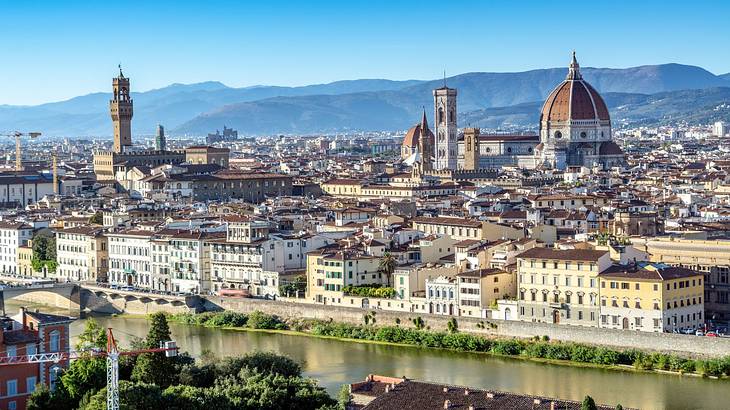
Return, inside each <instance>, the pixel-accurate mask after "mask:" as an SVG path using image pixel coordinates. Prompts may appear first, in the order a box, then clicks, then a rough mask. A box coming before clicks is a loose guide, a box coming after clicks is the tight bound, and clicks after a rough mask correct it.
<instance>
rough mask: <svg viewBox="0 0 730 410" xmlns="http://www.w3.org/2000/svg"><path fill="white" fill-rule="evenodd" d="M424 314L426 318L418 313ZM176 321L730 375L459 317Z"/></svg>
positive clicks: (204, 317)
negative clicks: (431, 320)
mask: <svg viewBox="0 0 730 410" xmlns="http://www.w3.org/2000/svg"><path fill="white" fill-rule="evenodd" d="M418 319H420V318H418ZM170 320H171V321H173V322H177V323H183V324H189V325H199V326H209V327H216V328H236V329H251V330H276V331H282V333H290V332H295V333H297V334H302V333H303V334H307V335H312V336H318V337H325V338H334V339H340V340H355V341H364V342H370V343H383V344H395V345H403V346H419V347H424V348H439V349H449V350H455V351H461V352H474V353H486V354H493V355H498V356H506V357H515V358H525V359H531V360H536V361H542V362H546V361H547V362H550V363H557V364H575V365H579V366H581V367H586V366H588V367H601V368H623V369H625V368H626V366H630V367H631V368H633V369H636V370H641V371H657V372H660V373H665V372H673V373H677V374H692V375H698V376H710V377H719V378H722V377H727V376H730V357H724V358H721V359H707V360H704V359H692V358H688V357H683V356H680V355H674V354H665V353H649V352H644V351H640V350H636V349H628V350H616V349H611V348H607V347H601V346H593V345H585V344H580V343H568V342H557V341H550V340H548V339H547V337H543V338H534V339H530V340H522V339H498V338H496V339H495V338H486V337H483V336H477V335H472V334H469V333H462V332H459V331H458V324H457V322H456V320H455V319H454V320H453V324H452V325H450V326H449V329H450V331H449V332H436V331H431V330H427V329H424V323H423V321H422V320H416V321H415V325H416V326H417V327H418V328H416V329H413V328H404V327H401V326H374V325H373V324H372V323H373V322H374V321H373V320H372V319H371V320H370V323H371V324H370V325H352V324H347V323H338V322H334V321H321V320H310V319H299V320H294V321H288V322H287V321H284V320H282V319H281V318H279V317H276V316H272V315H268V314H265V313H262V312H252V313H250V314H243V313H236V312H207V313H201V314H190V313H184V314H174V315H170Z"/></svg>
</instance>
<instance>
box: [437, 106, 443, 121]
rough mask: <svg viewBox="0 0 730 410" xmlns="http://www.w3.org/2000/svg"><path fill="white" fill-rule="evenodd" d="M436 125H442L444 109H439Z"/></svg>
mask: <svg viewBox="0 0 730 410" xmlns="http://www.w3.org/2000/svg"><path fill="white" fill-rule="evenodd" d="M438 123H439V124H443V123H444V109H443V108H441V107H439V111H438Z"/></svg>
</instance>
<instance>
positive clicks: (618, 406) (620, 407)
mask: <svg viewBox="0 0 730 410" xmlns="http://www.w3.org/2000/svg"><path fill="white" fill-rule="evenodd" d="M616 410H624V406H622V405H621V403H619V404H617V405H616Z"/></svg>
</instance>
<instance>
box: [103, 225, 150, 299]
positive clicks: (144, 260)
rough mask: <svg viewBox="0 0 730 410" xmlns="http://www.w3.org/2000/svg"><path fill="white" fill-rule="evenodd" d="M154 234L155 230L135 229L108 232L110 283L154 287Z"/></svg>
mask: <svg viewBox="0 0 730 410" xmlns="http://www.w3.org/2000/svg"><path fill="white" fill-rule="evenodd" d="M153 236H154V232H151V231H143V230H135V229H129V230H124V231H119V232H109V233H106V237H107V241H108V244H107V246H108V249H109V284H110V285H116V286H138V287H142V288H151V287H152V252H151V250H150V247H151V246H150V245H151V242H150V240H151V238H152V237H153Z"/></svg>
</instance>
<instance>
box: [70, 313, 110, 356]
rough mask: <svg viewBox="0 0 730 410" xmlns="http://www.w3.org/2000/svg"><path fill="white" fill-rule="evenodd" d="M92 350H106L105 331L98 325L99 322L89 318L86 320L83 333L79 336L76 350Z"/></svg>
mask: <svg viewBox="0 0 730 410" xmlns="http://www.w3.org/2000/svg"><path fill="white" fill-rule="evenodd" d="M93 348H96V349H106V331H105V330H104V329H103V328H102V327H101V326H100V325H99V322H97V321H96V320H94V318H93V317H90V318H88V319H87V320H86V325H85V326H84V331H83V332H82V333H81V334H80V335H79V342H78V343H77V344H76V350H85V349H93Z"/></svg>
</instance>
